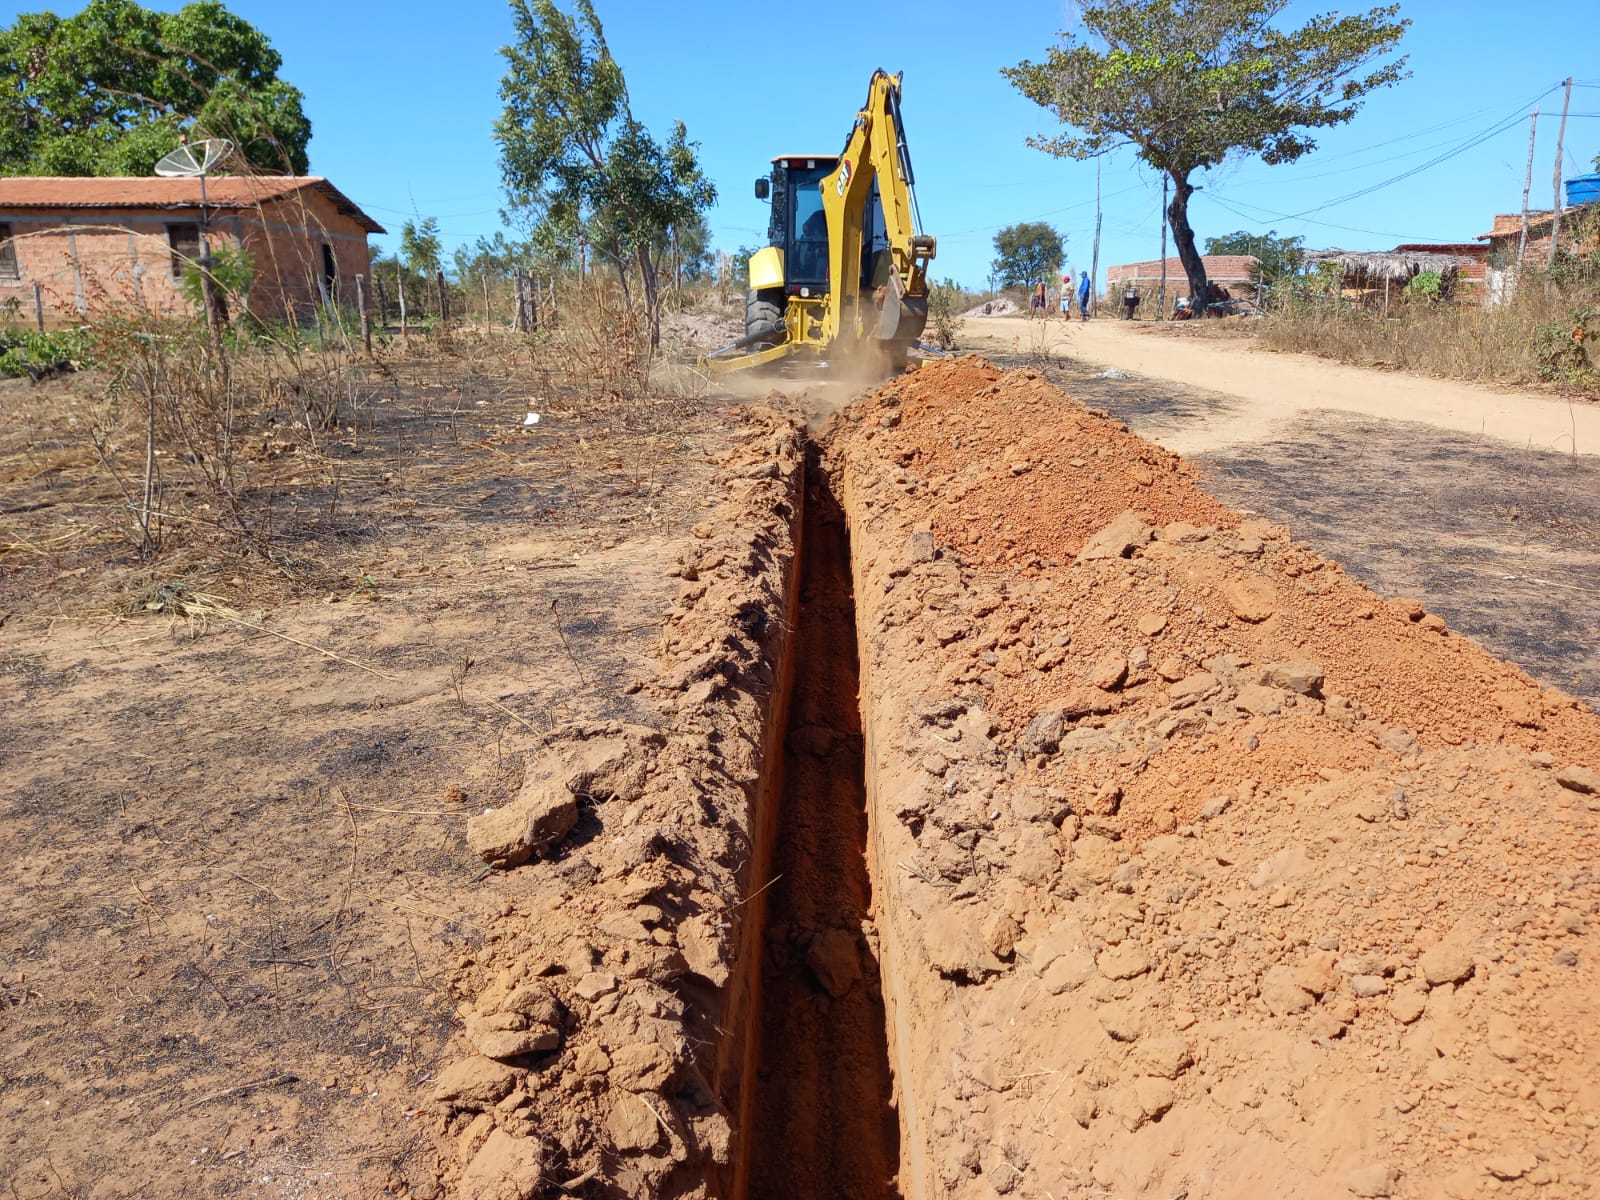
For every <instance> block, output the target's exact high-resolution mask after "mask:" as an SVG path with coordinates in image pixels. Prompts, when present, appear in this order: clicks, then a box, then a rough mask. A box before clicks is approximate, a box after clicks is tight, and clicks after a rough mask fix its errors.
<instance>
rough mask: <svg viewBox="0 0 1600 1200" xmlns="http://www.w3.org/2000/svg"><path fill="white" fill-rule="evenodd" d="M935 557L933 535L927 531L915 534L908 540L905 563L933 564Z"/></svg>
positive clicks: (904, 556)
mask: <svg viewBox="0 0 1600 1200" xmlns="http://www.w3.org/2000/svg"><path fill="white" fill-rule="evenodd" d="M933 556H934V545H933V534H931V533H929V532H928V531H927V530H925V529H924V530H920V531H919V532H917V533H913V534H912V535H911V536H910V537H908V538H907V539H906V548H905V553H904V555H903V558H904V561H905V562H906V563H907V564H908V565H909V564H912V563H925V562H932V561H933Z"/></svg>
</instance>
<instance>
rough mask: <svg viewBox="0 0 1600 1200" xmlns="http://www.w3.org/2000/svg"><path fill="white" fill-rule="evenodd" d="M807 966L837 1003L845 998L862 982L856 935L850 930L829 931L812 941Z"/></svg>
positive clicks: (808, 951) (807, 956) (807, 953)
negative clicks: (841, 998) (858, 982)
mask: <svg viewBox="0 0 1600 1200" xmlns="http://www.w3.org/2000/svg"><path fill="white" fill-rule="evenodd" d="M806 966H808V967H810V968H811V973H812V974H813V975H815V976H816V977H817V982H818V983H820V984H821V985H822V988H823V990H824V991H826V992H827V993H828V995H830V996H832V997H833V998H834V999H836V1000H837V999H838V998H839V997H840V996H843V995H845V994H846V993H847V992H848V991H849V990H850V989H851V988H853V987H854V986H855V985H856V982H857V981H858V980H859V979H860V978H861V952H860V948H859V946H858V944H857V937H856V934H855V933H854V932H853V931H851V930H849V929H827V930H824V931H823V932H821V933H819V934H818V935H817V936H816V937H814V938H812V939H811V946H810V948H809V949H808V950H807V951H806Z"/></svg>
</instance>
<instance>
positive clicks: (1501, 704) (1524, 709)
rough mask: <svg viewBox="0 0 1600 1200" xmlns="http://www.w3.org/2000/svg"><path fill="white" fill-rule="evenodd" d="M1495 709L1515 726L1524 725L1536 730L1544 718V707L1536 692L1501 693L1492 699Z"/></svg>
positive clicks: (1497, 693) (1530, 690) (1495, 694)
mask: <svg viewBox="0 0 1600 1200" xmlns="http://www.w3.org/2000/svg"><path fill="white" fill-rule="evenodd" d="M1490 699H1492V700H1493V701H1494V704H1495V707H1496V708H1498V709H1499V710H1500V714H1501V716H1503V717H1505V719H1506V720H1508V721H1510V722H1511V723H1512V724H1513V725H1524V726H1527V727H1528V728H1536V727H1537V726H1538V725H1539V720H1540V718H1541V717H1542V716H1543V706H1542V705H1541V704H1540V702H1539V693H1538V692H1537V691H1535V690H1532V689H1528V690H1526V691H1515V692H1513V691H1500V692H1496V693H1494V695H1493V696H1491V697H1490Z"/></svg>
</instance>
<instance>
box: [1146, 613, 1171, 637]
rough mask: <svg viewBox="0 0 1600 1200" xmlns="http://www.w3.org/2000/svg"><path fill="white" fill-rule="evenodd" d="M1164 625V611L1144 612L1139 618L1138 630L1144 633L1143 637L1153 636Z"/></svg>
mask: <svg viewBox="0 0 1600 1200" xmlns="http://www.w3.org/2000/svg"><path fill="white" fill-rule="evenodd" d="M1166 627H1167V616H1166V614H1165V613H1145V614H1144V616H1142V617H1140V618H1139V632H1140V633H1142V634H1144V636H1145V637H1155V636H1156V634H1158V633H1160V632H1161V631H1162V630H1163V629H1165V628H1166Z"/></svg>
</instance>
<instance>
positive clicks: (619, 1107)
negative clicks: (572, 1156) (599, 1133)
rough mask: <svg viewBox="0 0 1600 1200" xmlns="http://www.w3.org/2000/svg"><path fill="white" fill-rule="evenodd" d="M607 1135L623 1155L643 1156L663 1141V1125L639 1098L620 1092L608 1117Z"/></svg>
mask: <svg viewBox="0 0 1600 1200" xmlns="http://www.w3.org/2000/svg"><path fill="white" fill-rule="evenodd" d="M606 1133H608V1134H609V1135H610V1136H611V1144H612V1145H614V1146H615V1147H616V1148H617V1149H618V1150H620V1151H621V1152H622V1153H623V1154H641V1153H643V1152H644V1151H646V1150H650V1149H653V1148H654V1147H655V1145H656V1143H657V1142H659V1141H660V1140H661V1123H660V1122H659V1121H657V1120H656V1118H655V1114H654V1113H652V1112H651V1111H650V1109H649V1108H648V1107H647V1106H646V1105H645V1102H644V1101H643V1100H641V1099H640V1098H639V1097H638V1096H635V1095H632V1094H631V1093H628V1092H620V1093H618V1095H617V1102H616V1104H614V1105H612V1108H611V1112H610V1114H609V1115H608V1116H607V1117H606Z"/></svg>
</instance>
